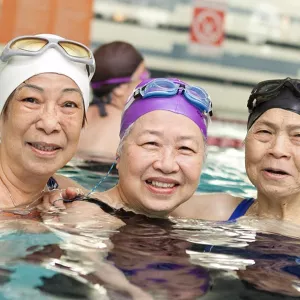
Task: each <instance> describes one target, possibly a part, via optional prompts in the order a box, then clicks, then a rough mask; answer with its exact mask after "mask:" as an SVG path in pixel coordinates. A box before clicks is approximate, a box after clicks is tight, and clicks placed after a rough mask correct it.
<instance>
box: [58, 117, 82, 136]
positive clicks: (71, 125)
mask: <svg viewBox="0 0 300 300" xmlns="http://www.w3.org/2000/svg"><path fill="white" fill-rule="evenodd" d="M79 120H80V121H79ZM62 127H63V128H64V129H65V132H66V133H67V135H68V138H69V139H70V140H74V141H75V142H78V140H79V137H80V133H81V129H82V117H81V116H77V117H73V116H72V117H66V118H65V119H64V120H63V122H62Z"/></svg>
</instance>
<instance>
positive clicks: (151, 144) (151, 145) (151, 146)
mask: <svg viewBox="0 0 300 300" xmlns="http://www.w3.org/2000/svg"><path fill="white" fill-rule="evenodd" d="M158 146H159V145H158V143H157V142H153V141H150V142H146V143H144V144H143V147H145V148H149V149H154V148H157V147H158Z"/></svg>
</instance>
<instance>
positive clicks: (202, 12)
mask: <svg viewBox="0 0 300 300" xmlns="http://www.w3.org/2000/svg"><path fill="white" fill-rule="evenodd" d="M226 2H227V1H226V0H195V1H194V7H193V16H192V22H191V27H190V39H189V40H190V49H191V50H192V51H193V52H200V53H202V54H209V55H211V54H214V53H220V52H221V50H222V45H223V41H224V33H225V17H226V9H227V3H226Z"/></svg>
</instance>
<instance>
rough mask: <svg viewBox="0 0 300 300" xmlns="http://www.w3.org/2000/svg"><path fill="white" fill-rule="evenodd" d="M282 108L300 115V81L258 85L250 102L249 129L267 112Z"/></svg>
mask: <svg viewBox="0 0 300 300" xmlns="http://www.w3.org/2000/svg"><path fill="white" fill-rule="evenodd" d="M272 108H281V109H285V110H288V111H291V112H294V113H297V114H300V80H298V79H291V78H285V79H279V80H267V81H262V82H260V83H258V84H257V85H256V86H255V87H254V89H253V90H252V92H251V95H250V97H249V100H248V109H249V117H248V124H247V129H248V130H249V129H250V128H251V126H252V125H253V124H254V122H255V121H256V120H257V119H258V118H259V117H260V116H261V115H262V114H263V113H265V112H266V111H267V110H269V109H272Z"/></svg>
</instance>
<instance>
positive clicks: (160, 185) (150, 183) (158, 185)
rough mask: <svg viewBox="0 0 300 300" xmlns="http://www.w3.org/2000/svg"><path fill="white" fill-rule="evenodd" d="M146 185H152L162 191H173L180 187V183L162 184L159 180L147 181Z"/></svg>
mask: <svg viewBox="0 0 300 300" xmlns="http://www.w3.org/2000/svg"><path fill="white" fill-rule="evenodd" d="M146 183H147V184H148V185H151V186H153V187H156V188H161V189H171V188H173V187H175V186H178V185H179V184H178V183H175V182H173V183H171V182H162V181H157V180H146Z"/></svg>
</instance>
